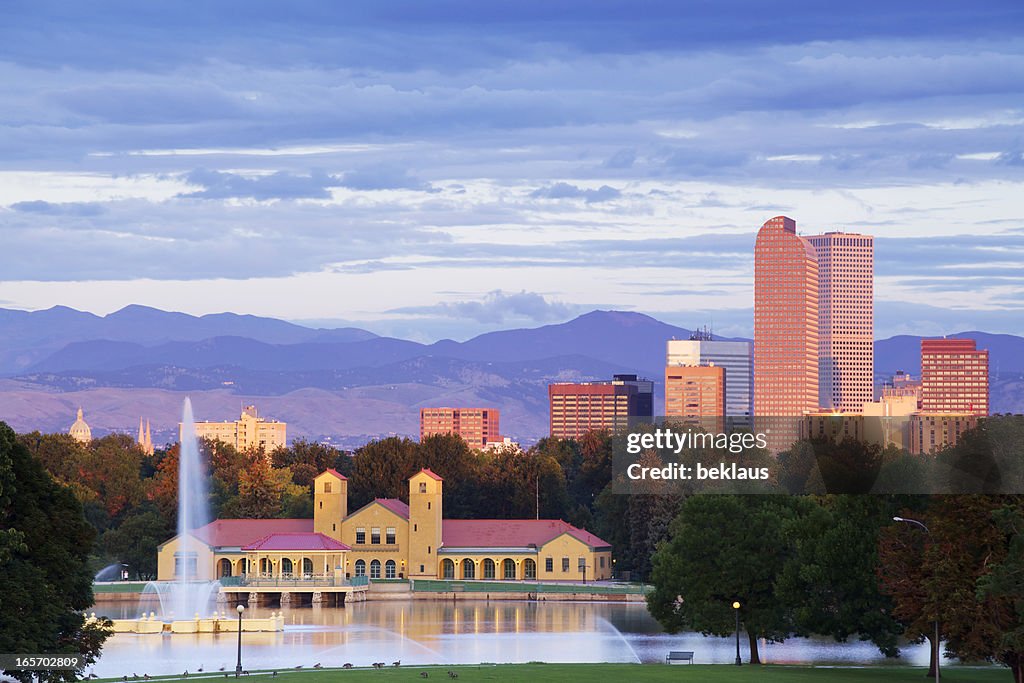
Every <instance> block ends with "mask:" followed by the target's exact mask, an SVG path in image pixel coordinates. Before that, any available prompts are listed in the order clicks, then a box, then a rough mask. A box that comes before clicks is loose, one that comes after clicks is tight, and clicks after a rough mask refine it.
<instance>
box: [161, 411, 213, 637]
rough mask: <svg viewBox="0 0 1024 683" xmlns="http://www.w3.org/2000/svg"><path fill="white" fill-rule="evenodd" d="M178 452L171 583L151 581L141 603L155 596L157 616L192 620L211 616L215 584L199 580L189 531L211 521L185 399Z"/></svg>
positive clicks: (195, 544)
mask: <svg viewBox="0 0 1024 683" xmlns="http://www.w3.org/2000/svg"><path fill="white" fill-rule="evenodd" d="M178 448H179V450H178V551H177V552H176V553H175V558H174V565H175V572H174V574H175V579H174V581H173V582H153V583H150V584H148V585H147V586H146V589H145V590H144V591H143V597H142V600H146V599H147V598H150V597H151V596H152V595H153V594H156V595H157V597H158V598H159V599H160V616H162V617H163V618H164V619H165V620H166V619H168V618H171V617H173V618H175V619H179V620H184V619H192V618H193V617H194V616H195V615H196V614H199V615H200V616H206V615H208V614H209V613H210V608H211V604H212V600H213V599H214V593H215V592H216V590H217V588H218V587H219V586H220V583H219V582H218V581H210V580H207V579H202V578H200V576H201V575H202V574H203V573H205V572H201V571H200V568H199V557H200V554H201V552H202V551H203V550H205V549H206V548H205V546H204V545H203V544H202V543H201V542H200V541H199V540H197V539H196V538H194V537H193V536H192V532H193V531H194V530H195V529H198V528H199V527H201V526H205V525H206V524H207V523H208V522H209V521H210V504H209V501H208V499H207V484H206V473H205V472H204V471H203V469H204V468H203V464H202V462H201V461H200V456H199V441H198V439H196V425H195V419H194V418H193V416H192V401H190V400H189V399H188V398H187V397H186V398H185V404H184V406H183V408H182V416H181V443H180V444H179V447H178Z"/></svg>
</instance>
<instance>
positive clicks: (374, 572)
mask: <svg viewBox="0 0 1024 683" xmlns="http://www.w3.org/2000/svg"><path fill="white" fill-rule="evenodd" d="M370 578H371V579H379V578H380V560H374V561H373V562H371V563H370Z"/></svg>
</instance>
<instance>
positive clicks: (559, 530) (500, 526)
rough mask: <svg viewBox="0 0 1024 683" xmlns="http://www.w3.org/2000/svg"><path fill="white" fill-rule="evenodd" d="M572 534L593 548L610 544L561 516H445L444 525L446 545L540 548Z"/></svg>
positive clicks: (443, 539)
mask: <svg viewBox="0 0 1024 683" xmlns="http://www.w3.org/2000/svg"><path fill="white" fill-rule="evenodd" d="M562 534H569V535H570V536H572V537H573V538H576V539H578V540H580V541H582V542H583V543H586V544H587V545H588V546H590V547H592V548H605V547H609V546H610V544H609V543H607V542H606V541H603V540H601V539H600V538H598V537H597V536H595V535H594V534H592V533H590V532H589V531H586V530H585V529H577V528H576V527H574V526H573V525H572V524H569V523H568V522H563V521H562V520H560V519H446V520H444V523H443V526H442V527H441V540H442V542H443V543H444V547H445V548H480V547H485V548H486V547H490V548H523V547H526V546H531V545H533V546H537V547H538V548H539V547H540V546H542V545H544V544H545V543H547V542H548V541H550V540H551V539H553V538H555V537H557V536H561V535H562Z"/></svg>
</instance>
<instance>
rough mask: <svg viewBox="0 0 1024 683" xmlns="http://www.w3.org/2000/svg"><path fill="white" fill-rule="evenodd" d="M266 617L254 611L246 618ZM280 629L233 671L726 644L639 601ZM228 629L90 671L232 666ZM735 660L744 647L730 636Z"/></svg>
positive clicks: (701, 659) (333, 612) (802, 653)
mask: <svg viewBox="0 0 1024 683" xmlns="http://www.w3.org/2000/svg"><path fill="white" fill-rule="evenodd" d="M141 611H142V610H141V609H139V608H137V607H136V606H135V605H134V604H131V603H101V604H100V605H97V607H96V609H95V612H96V613H97V614H98V615H101V616H109V617H111V618H118V617H122V618H123V617H131V618H134V617H136V616H138V614H139V613H140V612H141ZM271 611H276V610H271V609H269V608H254V609H252V610H249V611H247V612H246V614H247V615H251V616H256V617H260V616H266V615H267V614H268V613H269V612H271ZM284 614H285V624H286V626H285V630H284V632H280V633H246V634H243V636H242V638H243V640H242V648H243V652H242V664H243V666H244V667H245V668H247V669H268V668H281V669H284V668H291V667H295V666H298V665H302V666H304V667H311V666H313V665H314V664H316V663H321V664H323V665H324V666H341V665H342V664H344V663H346V662H351V663H352V664H353V665H355V666H368V665H370V664H371V663H372V662H387V663H388V664H389V665H390V664H391V662H393V661H396V660H401V662H402V664H477V663H481V662H495V663H516V662H530V661H543V662H663V661H664V660H665V655H666V654H667V653H668V651H669V650H692V651H693V652H694V653H695V656H694V661H695V662H696V663H699V664H708V663H723V664H727V663H731V662H733V661H734V660H735V657H736V645H735V640H734V639H733V638H707V637H704V636H701V635H699V634H694V633H688V634H677V635H668V634H666V633H664V632H663V631H662V630H661V628H660V626H659V625H658V622H657V621H655V620H654V618H653V617H651V615H650V614H649V613H648V611H647V608H646V606H644V605H643V604H642V603H633V604H630V603H596V602H518V601H517V602H506V601H491V602H487V601H483V600H481V601H471V600H465V601H464V600H459V601H458V602H457V603H453V602H448V601H435V600H402V601H380V602H377V601H369V602H363V603H353V604H352V605H349V606H347V607H340V608H335V607H296V608H292V609H286V610H284ZM236 643H237V634H233V633H230V634H196V635H189V634H179V635H173V636H172V635H138V634H116V635H114V636H112V637H111V638H110V639H109V640H108V641H107V643H106V645H105V646H104V650H103V656H102V658H101V659H100V661H99V662H97V664H96V666H95V667H94V671H95V673H96V674H98V675H99V676H104V677H106V676H118V677H119V676H122V675H126V674H127V675H129V676H131V675H132V674H133V673H137V674H138V675H139V676H141V675H143V674H150V675H157V674H173V673H182V672H183V671H184V670H185V669H188V670H189V671H190V672H195V671H196V670H197V669H198V668H199V667H203V669H204V670H205V671H207V672H208V671H216V670H218V669H219V668H220V667H222V666H223V667H224V668H225V670H226V671H233V670H234V665H235V648H236ZM740 649H741V652H742V655H743V658H744V661H746V658H747V642H746V638H745V637H744V636H741V639H740ZM760 652H761V659H762V661H765V662H771V663H801V664H809V663H815V664H839V665H842V664H847V665H859V664H868V665H870V664H883V663H889V664H893V663H903V664H914V665H919V666H924V665H927V663H928V649H927V646H923V645H910V646H907V647H906V648H905V649H904V654H903V657H901V658H900V659H898V660H886V659H885V658H884V657H883V656H882V655H881V654H879V652H878V649H877V648H875V647H874V646H873V645H871V644H870V643H862V642H850V643H835V642H833V641H831V640H827V639H808V638H793V639H791V640H787V641H786V642H785V643H773V644H764V643H762V645H761V648H760Z"/></svg>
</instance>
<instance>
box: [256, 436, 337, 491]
mask: <svg viewBox="0 0 1024 683" xmlns="http://www.w3.org/2000/svg"><path fill="white" fill-rule="evenodd" d="M339 455H340V453H339V451H338V449H336V448H334V447H332V446H325V445H323V444H321V443H317V442H316V441H306V440H305V439H297V440H296V441H293V442H292V444H291V445H290V446H288V447H287V448H278V449H276V450H274V452H273V453H271V454H270V459H271V462H273V463H274V467H288V468H291V471H292V480H293V481H294V482H295V483H296V484H298V485H299V486H312V484H313V479H315V478H316V475H318V474H320V473H321V472H323V471H324V470H326V469H329V468H332V467H334V463H335V462H336V461H337V459H338V456H339Z"/></svg>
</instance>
